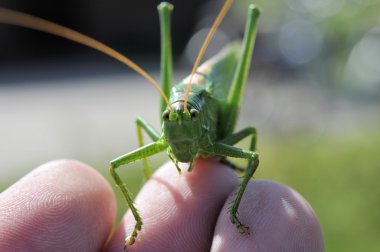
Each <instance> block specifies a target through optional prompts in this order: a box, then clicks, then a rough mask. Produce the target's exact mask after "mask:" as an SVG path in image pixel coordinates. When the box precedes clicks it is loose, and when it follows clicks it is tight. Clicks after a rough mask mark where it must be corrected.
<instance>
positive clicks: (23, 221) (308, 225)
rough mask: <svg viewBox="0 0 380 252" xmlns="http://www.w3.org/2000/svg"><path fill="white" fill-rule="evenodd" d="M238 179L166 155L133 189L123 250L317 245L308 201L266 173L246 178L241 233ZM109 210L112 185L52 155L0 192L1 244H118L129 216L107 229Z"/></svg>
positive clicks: (221, 169) (44, 247)
mask: <svg viewBox="0 0 380 252" xmlns="http://www.w3.org/2000/svg"><path fill="white" fill-rule="evenodd" d="M238 183H239V179H238V177H237V176H236V174H235V172H234V171H232V169H230V168H229V167H226V166H224V165H222V164H220V163H219V162H217V160H214V159H199V160H198V161H197V164H196V166H195V168H194V170H193V172H191V173H187V172H185V171H184V172H183V173H182V175H178V172H177V170H176V169H175V167H173V164H171V163H168V164H166V165H164V166H163V167H161V168H159V169H158V170H157V172H156V173H155V174H154V175H153V177H152V178H151V179H150V180H149V181H148V182H147V183H146V184H145V185H144V187H143V188H142V189H141V191H140V193H139V194H138V195H137V198H136V206H137V208H138V209H139V210H140V214H141V216H142V218H143V223H144V225H143V228H142V230H141V232H139V235H138V237H137V239H136V243H135V244H134V245H132V246H129V247H128V251H258V252H261V251H274V252H275V251H292V252H294V251H323V238H322V233H321V229H320V225H319V222H318V220H317V218H316V216H315V214H314V212H313V210H312V209H311V207H310V205H309V204H308V203H307V202H306V201H305V199H303V198H302V197H301V196H300V195H299V194H298V193H297V192H295V191H294V190H292V189H290V188H289V187H287V186H284V185H280V184H277V183H275V182H271V181H263V180H254V181H252V182H251V183H250V184H249V185H248V187H247V190H246V192H245V194H244V196H243V199H242V202H241V205H240V207H239V218H240V220H241V221H242V222H243V223H244V224H247V225H248V226H249V227H250V231H251V234H250V235H249V236H244V235H241V234H240V233H239V232H238V231H237V229H236V227H235V226H234V225H232V224H231V222H230V220H229V214H228V206H229V205H230V204H229V203H231V202H232V201H233V195H234V192H235V190H236V187H237V186H238ZM115 218H116V200H115V196H114V193H113V191H112V188H111V186H110V185H109V184H108V182H107V181H106V180H105V179H104V178H103V177H102V176H101V175H100V174H99V173H98V172H97V171H96V170H94V169H92V168H91V167H89V166H87V165H85V164H83V163H80V162H78V161H72V160H58V161H52V162H49V163H46V164H44V165H42V166H40V167H38V168H36V169H35V170H33V171H32V172H31V173H29V174H28V175H26V176H25V177H24V178H22V179H20V180H19V181H18V182H16V183H15V184H14V185H13V186H11V187H10V188H8V189H7V190H5V191H4V192H2V193H1V194H0V251H101V250H105V251H123V247H124V240H125V237H126V235H127V234H129V233H130V232H131V230H132V228H133V225H134V224H135V221H134V219H133V216H132V215H131V213H130V212H129V211H128V212H127V214H126V215H125V217H124V218H123V220H122V222H121V223H120V225H119V227H118V228H117V230H116V232H115V233H114V234H112V237H111V230H112V227H113V226H114V225H115ZM107 241H108V242H107Z"/></svg>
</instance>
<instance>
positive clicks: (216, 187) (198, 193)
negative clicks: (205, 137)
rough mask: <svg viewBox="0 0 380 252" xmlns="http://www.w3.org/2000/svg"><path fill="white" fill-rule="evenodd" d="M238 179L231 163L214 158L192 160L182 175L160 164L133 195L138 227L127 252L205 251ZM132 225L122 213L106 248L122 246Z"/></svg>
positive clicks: (132, 220) (133, 222)
mask: <svg viewBox="0 0 380 252" xmlns="http://www.w3.org/2000/svg"><path fill="white" fill-rule="evenodd" d="M238 181H239V180H238V177H237V176H236V175H235V172H234V171H233V170H232V169H231V168H229V167H226V166H224V165H222V164H220V163H219V162H218V161H217V160H214V159H198V161H197V164H196V165H195V167H194V170H193V171H192V172H191V173H188V172H183V173H182V175H178V172H177V170H176V168H175V167H174V165H173V164H171V163H169V164H166V165H165V166H163V167H162V168H160V169H159V170H158V171H157V172H156V173H155V174H154V175H153V177H152V179H150V180H149V181H148V182H147V183H146V184H145V186H144V187H143V188H142V190H141V192H140V193H139V195H138V196H137V199H136V206H137V209H139V210H140V214H141V217H142V220H143V226H142V230H141V232H139V235H138V237H137V239H136V243H135V244H133V245H131V246H130V247H129V250H128V251H209V249H210V246H211V240H212V235H213V230H214V227H215V223H216V219H217V217H218V215H219V212H220V209H221V208H222V206H223V204H224V201H225V199H226V197H227V196H228V195H229V194H230V192H231V191H232V190H233V189H234V188H235V187H236V185H237V184H238ZM134 225H135V221H134V219H133V217H132V215H131V213H130V212H128V213H127V214H126V216H125V218H124V222H123V223H122V224H121V226H120V228H119V229H118V231H117V232H116V234H115V237H114V238H113V239H112V241H111V244H110V245H111V246H110V249H109V250H110V251H121V250H122V248H123V246H124V239H125V237H126V234H128V235H129V234H130V233H131V231H132V229H133V226H134Z"/></svg>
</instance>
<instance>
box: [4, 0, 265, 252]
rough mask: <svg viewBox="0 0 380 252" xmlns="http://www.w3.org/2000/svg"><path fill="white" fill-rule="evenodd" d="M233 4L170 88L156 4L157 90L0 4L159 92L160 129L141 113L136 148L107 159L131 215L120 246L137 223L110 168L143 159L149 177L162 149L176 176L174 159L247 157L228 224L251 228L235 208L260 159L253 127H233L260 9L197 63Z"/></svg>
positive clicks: (166, 7)
mask: <svg viewBox="0 0 380 252" xmlns="http://www.w3.org/2000/svg"><path fill="white" fill-rule="evenodd" d="M232 3H233V0H226V1H225V3H224V5H223V7H222V9H221V11H220V13H219V15H218V17H217V18H216V20H215V22H214V24H213V26H212V27H211V29H210V32H209V34H208V36H207V38H206V40H205V42H204V44H203V46H202V48H201V50H200V53H199V55H198V57H197V59H196V62H195V64H194V67H193V69H192V72H191V74H190V75H189V77H187V78H185V79H184V80H183V81H181V82H180V83H178V84H177V85H175V86H174V87H171V85H172V72H173V70H172V51H171V39H170V15H171V11H172V10H173V6H172V5H171V4H169V3H166V2H163V3H161V4H159V5H158V12H159V17H160V29H161V84H162V88H161V87H160V85H158V84H157V82H156V81H155V80H154V79H153V78H152V77H150V76H149V75H148V74H147V73H146V72H145V71H144V70H143V69H141V68H140V67H139V66H138V65H136V64H135V63H134V62H132V61H131V60H130V59H128V58H127V57H125V56H123V55H122V54H120V53H119V52H117V51H115V50H113V49H112V48H110V47H108V46H106V45H104V44H103V43H101V42H99V41H96V40H94V39H93V38H90V37H88V36H86V35H83V34H81V33H79V32H76V31H74V30H71V29H69V28H67V27H64V26H61V25H58V24H55V23H52V22H50V21H47V20H43V19H40V18H37V17H33V16H30V15H27V14H24V13H21V12H17V11H12V10H8V9H2V8H0V22H3V23H8V24H13V25H18V26H23V27H27V28H31V29H35V30H40V31H43V32H47V33H51V34H54V35H57V36H60V37H64V38H67V39H70V40H73V41H76V42H78V43H81V44H84V45H87V46H89V47H91V48H94V49H96V50H99V51H101V52H103V53H105V54H107V55H109V56H111V57H113V58H115V59H117V60H119V61H121V62H122V63H124V64H126V65H127V66H129V67H131V68H132V69H134V70H135V71H136V72H138V73H139V74H141V75H142V76H143V77H144V78H145V79H147V80H148V81H149V82H150V83H151V84H153V86H154V87H155V88H156V89H157V90H158V91H159V93H160V94H161V106H160V113H161V114H162V116H161V124H162V132H161V133H160V132H158V131H156V130H155V129H154V128H153V127H152V126H151V125H150V124H149V123H148V122H146V121H145V120H144V119H143V118H141V117H138V118H137V119H136V126H137V132H138V140H139V145H140V148H138V149H136V150H134V151H131V152H129V153H127V154H124V155H122V156H120V157H118V158H116V159H114V160H112V161H111V162H110V167H109V170H110V173H111V175H112V177H113V179H114V180H115V182H116V185H117V186H118V187H119V188H120V190H121V192H122V194H123V195H124V197H125V200H126V202H127V205H128V207H129V209H130V210H131V212H132V214H133V216H134V218H135V221H136V224H135V226H134V229H133V231H132V234H131V235H130V236H128V237H127V238H126V240H125V246H126V247H127V246H129V245H132V244H133V243H134V242H135V240H136V237H137V235H138V232H139V231H140V230H141V227H142V224H143V222H142V218H141V216H140V215H139V213H138V210H137V208H136V207H135V205H134V202H133V200H132V197H131V195H130V193H129V191H128V189H127V187H126V185H125V183H124V182H123V180H122V179H121V177H120V176H119V175H118V173H117V172H116V170H117V168H119V167H120V166H122V165H127V164H130V163H132V162H135V161H138V160H142V161H143V167H144V174H145V177H146V178H147V179H149V177H150V176H151V174H152V173H151V170H150V168H149V166H148V163H147V160H146V158H147V157H149V156H152V155H155V154H157V153H160V152H163V151H165V150H166V151H167V154H168V156H169V158H170V159H171V160H172V161H173V163H174V164H175V166H176V168H177V170H178V172H179V174H181V169H180V167H179V165H178V163H179V162H181V163H189V168H188V172H191V171H192V170H193V167H194V165H195V162H196V159H197V157H203V158H207V157H218V158H219V159H220V161H221V162H224V163H227V164H230V166H231V167H233V168H237V167H236V166H235V165H233V164H232V163H230V162H229V161H228V160H227V159H226V158H227V157H233V158H241V159H246V160H247V161H248V165H247V167H246V168H244V169H243V170H244V172H245V175H244V177H243V179H242V181H241V183H240V185H239V188H238V191H237V194H236V197H235V199H234V201H233V204H232V206H231V208H230V211H229V214H230V219H231V222H232V223H233V224H234V225H235V226H236V227H237V229H238V231H239V232H240V233H242V234H249V227H248V226H246V225H244V224H243V223H241V222H240V220H239V219H238V217H237V212H238V208H239V204H240V201H241V198H242V196H243V194H244V191H245V188H246V186H247V184H248V182H249V181H250V179H251V178H252V176H253V174H254V173H255V171H256V169H257V167H258V165H259V155H258V153H257V152H255V149H256V140H257V133H256V128H255V127H252V126H251V127H247V128H245V129H243V130H240V131H238V132H234V129H235V125H236V122H237V119H238V114H239V110H240V104H241V101H242V96H243V92H244V88H245V84H246V81H247V77H248V73H249V68H250V63H251V56H252V52H253V47H254V42H255V38H256V29H257V28H256V27H257V26H256V23H257V19H258V17H259V14H260V11H259V9H258V8H257V7H255V6H254V5H253V4H251V5H249V7H248V18H247V21H246V27H245V32H244V38H243V42H242V43H237V42H235V43H232V44H230V45H228V46H227V47H226V48H224V49H223V50H222V51H221V52H220V53H219V54H218V55H216V56H215V57H213V58H212V59H210V60H208V61H206V62H205V63H203V64H202V65H201V66H199V63H200V61H201V58H202V56H203V54H204V52H205V50H206V48H207V46H208V44H209V43H210V41H211V39H212V37H213V34H214V33H215V31H216V30H217V27H218V26H219V24H220V23H221V21H222V20H223V18H224V16H225V15H226V13H227V12H228V10H229V9H230V7H231V5H232ZM198 66H199V67H198ZM143 131H145V132H146V133H147V135H148V136H149V137H150V138H151V139H152V140H153V142H152V143H149V144H146V145H144V141H143V135H142V132H143ZM249 136H250V137H251V143H250V147H249V149H247V150H245V149H240V148H237V147H234V145H235V144H236V143H237V142H239V141H241V140H242V139H244V138H246V137H249ZM239 169H242V168H239Z"/></svg>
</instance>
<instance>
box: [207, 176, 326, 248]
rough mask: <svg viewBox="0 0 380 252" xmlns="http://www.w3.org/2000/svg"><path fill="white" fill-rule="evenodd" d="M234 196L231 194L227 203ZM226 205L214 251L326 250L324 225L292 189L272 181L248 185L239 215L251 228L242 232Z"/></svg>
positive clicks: (216, 234) (215, 237)
mask: <svg viewBox="0 0 380 252" xmlns="http://www.w3.org/2000/svg"><path fill="white" fill-rule="evenodd" d="M233 200H234V197H232V196H230V197H229V198H228V200H227V201H226V203H230V202H232V201H233ZM228 206H229V205H228V204H225V206H224V207H223V209H222V211H221V213H220V216H219V219H218V222H217V225H216V229H215V233H214V238H213V244H212V249H211V251H232V250H237V251H285V252H286V251H324V243H323V237H322V232H321V227H320V224H319V222H318V219H317V217H316V215H315V213H314V211H313V209H312V208H311V206H310V205H309V204H308V202H307V201H306V200H305V199H304V198H303V197H302V196H301V195H300V194H299V193H297V192H296V191H294V190H293V189H291V188H289V187H287V186H284V185H280V184H277V183H274V182H271V181H254V182H251V183H250V184H248V186H247V189H246V192H245V193H244V196H243V198H242V201H241V204H240V206H239V209H238V218H239V219H240V221H241V222H242V223H243V224H246V225H248V226H249V227H250V235H248V236H244V235H241V234H240V233H239V232H238V230H237V229H236V227H235V226H234V225H233V224H232V223H231V221H230V219H229V214H228V213H227V212H228Z"/></svg>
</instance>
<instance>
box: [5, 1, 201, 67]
mask: <svg viewBox="0 0 380 252" xmlns="http://www.w3.org/2000/svg"><path fill="white" fill-rule="evenodd" d="M160 2H161V1H159V0H157V1H153V0H139V1H125V0H124V1H121V0H112V1H101V0H91V1H90V0H82V1H47V0H35V1H22V0H12V1H0V6H2V7H7V8H10V9H14V10H19V11H22V12H24V13H28V14H31V15H34V16H38V17H42V18H44V19H47V20H50V21H53V22H55V23H58V24H61V25H64V26H67V27H70V28H72V29H74V30H77V31H80V32H82V33H84V34H86V35H89V36H91V37H93V38H96V39H97V40H99V41H102V42H103V43H105V44H107V45H112V46H113V47H114V48H115V49H118V50H122V51H126V50H128V51H127V52H128V55H131V54H132V55H133V54H145V55H151V54H152V53H154V54H158V51H159V48H160V43H159V41H160V34H159V32H160V30H159V25H158V22H157V20H158V15H157V8H156V6H157V5H158V4H159V3H160ZM206 2H207V1H205V0H192V1H181V0H177V1H171V3H172V4H173V5H175V10H174V11H173V14H172V39H173V41H174V43H173V50H174V53H176V54H179V53H180V52H182V51H183V49H184V46H185V44H186V43H187V41H188V40H189V38H190V36H191V35H192V34H193V31H194V27H195V25H196V23H197V19H198V17H199V10H200V9H201V8H202V6H203V5H204V4H205V3H206ZM148 6H149V7H148ZM0 32H1V34H2V35H1V40H0V61H1V63H2V64H4V63H5V62H14V61H18V60H23V59H31V60H35V59H38V60H43V59H44V58H49V57H52V55H63V57H70V56H72V55H75V54H77V53H82V52H83V51H87V50H88V49H87V48H85V49H84V48H83V46H80V45H78V44H76V43H72V42H70V41H67V40H64V39H61V38H57V37H54V36H51V35H48V34H43V33H41V32H36V31H32V30H28V29H24V28H20V27H14V26H8V25H1V26H0ZM94 53H96V52H94Z"/></svg>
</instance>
